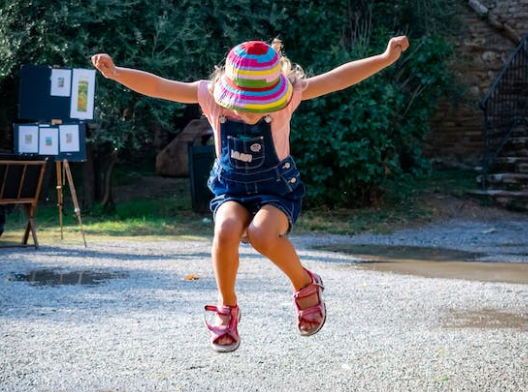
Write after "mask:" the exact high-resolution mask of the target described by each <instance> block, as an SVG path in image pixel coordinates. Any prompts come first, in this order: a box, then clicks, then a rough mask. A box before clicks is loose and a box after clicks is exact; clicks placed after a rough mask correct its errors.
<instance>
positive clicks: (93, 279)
mask: <svg viewBox="0 0 528 392" xmlns="http://www.w3.org/2000/svg"><path fill="white" fill-rule="evenodd" d="M126 277H127V275H126V274H125V273H123V272H98V271H68V272H64V271H57V270H52V269H41V270H35V271H30V272H28V273H13V274H11V275H9V277H8V280H11V281H16V282H27V283H30V284H32V285H35V286H60V285H87V286H95V285H98V284H101V283H104V282H106V281H108V280H110V279H122V278H126Z"/></svg>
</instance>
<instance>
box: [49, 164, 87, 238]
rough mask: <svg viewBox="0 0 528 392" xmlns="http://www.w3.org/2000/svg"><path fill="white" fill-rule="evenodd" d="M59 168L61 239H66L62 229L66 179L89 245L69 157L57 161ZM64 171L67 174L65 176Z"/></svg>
mask: <svg viewBox="0 0 528 392" xmlns="http://www.w3.org/2000/svg"><path fill="white" fill-rule="evenodd" d="M56 170H57V206H58V207H59V223H60V233H61V240H62V239H64V236H63V230H62V227H63V225H62V211H63V206H64V198H63V194H62V188H63V186H64V185H65V181H66V179H67V180H68V186H69V187H70V192H71V196H72V200H73V207H74V211H75V215H77V220H78V221H79V226H80V228H81V234H82V236H83V241H84V246H85V247H88V245H87V244H86V237H85V235H84V229H83V225H82V220H81V209H80V208H79V201H78V200H77V193H76V192H75V185H73V177H72V174H71V170H70V164H69V163H68V160H67V159H64V160H63V161H62V162H61V161H57V162H56ZM64 173H65V174H66V176H64Z"/></svg>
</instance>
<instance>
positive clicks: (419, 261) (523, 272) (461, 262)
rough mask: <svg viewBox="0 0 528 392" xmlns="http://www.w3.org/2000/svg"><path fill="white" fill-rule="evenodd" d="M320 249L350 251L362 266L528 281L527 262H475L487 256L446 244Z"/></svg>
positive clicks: (441, 275) (436, 275) (409, 272)
mask: <svg viewBox="0 0 528 392" xmlns="http://www.w3.org/2000/svg"><path fill="white" fill-rule="evenodd" d="M318 249H322V250H328V251H333V252H342V253H347V254H351V255H353V256H355V257H357V258H360V259H362V260H364V261H360V262H358V263H357V264H354V265H356V266H358V267H359V268H363V269H368V270H371V271H380V272H391V273H396V274H402V275H415V276H422V277H426V278H447V279H466V280H476V281H482V282H503V283H522V284H528V264H526V263H494V262H485V263H484V262H476V261H474V260H475V259H477V258H479V257H481V256H484V254H482V253H479V252H465V251H459V250H452V249H443V248H427V247H423V248H422V247H414V246H387V245H335V246H333V245H332V246H323V247H318Z"/></svg>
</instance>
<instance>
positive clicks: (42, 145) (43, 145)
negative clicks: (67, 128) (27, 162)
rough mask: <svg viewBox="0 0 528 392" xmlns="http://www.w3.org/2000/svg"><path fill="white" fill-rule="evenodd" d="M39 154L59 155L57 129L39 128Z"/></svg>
mask: <svg viewBox="0 0 528 392" xmlns="http://www.w3.org/2000/svg"><path fill="white" fill-rule="evenodd" d="M39 154H40V155H59V128H57V127H42V126H41V127H39Z"/></svg>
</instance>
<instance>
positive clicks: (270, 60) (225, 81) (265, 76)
mask: <svg viewBox="0 0 528 392" xmlns="http://www.w3.org/2000/svg"><path fill="white" fill-rule="evenodd" d="M292 90H293V88H292V84H291V82H290V81H289V79H288V78H287V77H286V76H285V75H284V74H283V73H282V71H281V66H280V57H279V55H278V54H277V52H275V50H273V48H272V47H271V46H269V45H268V44H266V43H265V42H262V41H250V42H244V43H242V44H240V45H237V46H235V47H234V48H233V49H231V51H230V52H229V54H228V55H227V60H226V65H225V73H224V75H222V77H221V78H220V80H219V81H218V83H217V85H216V86H215V89H214V99H215V101H216V103H218V104H219V105H220V106H223V107H225V108H227V109H231V110H238V111H243V112H251V113H270V112H275V111H277V110H281V109H283V108H284V107H286V106H287V105H288V103H289V102H290V99H291V96H292Z"/></svg>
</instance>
